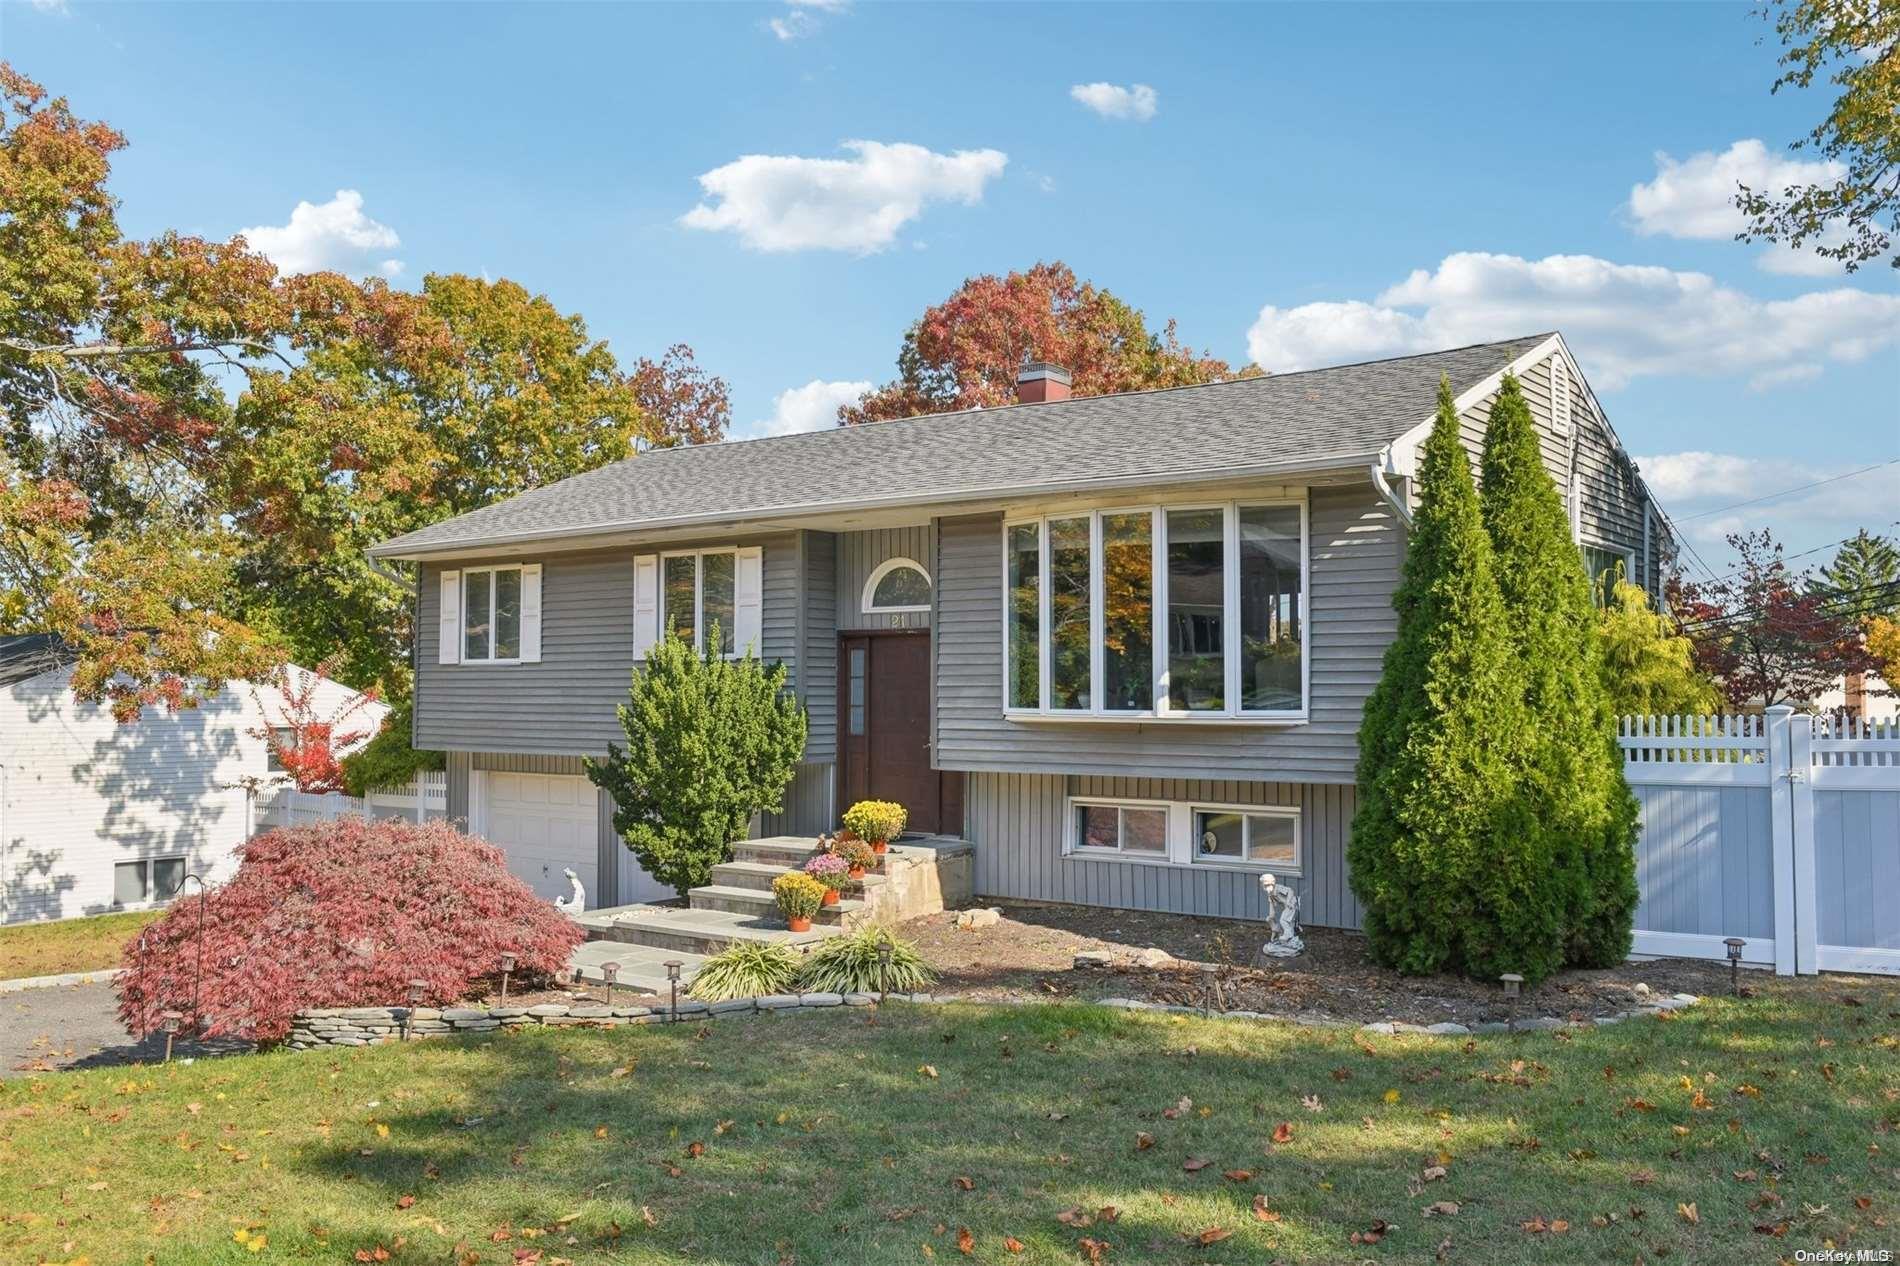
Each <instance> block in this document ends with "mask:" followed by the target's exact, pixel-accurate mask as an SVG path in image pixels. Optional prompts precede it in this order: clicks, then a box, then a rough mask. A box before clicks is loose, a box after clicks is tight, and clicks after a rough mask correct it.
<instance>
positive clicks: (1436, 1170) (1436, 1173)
mask: <svg viewBox="0 0 1900 1266" xmlns="http://www.w3.org/2000/svg"><path fill="white" fill-rule="evenodd" d="M1444 1176H1445V1167H1444V1166H1443V1165H1427V1166H1426V1167H1425V1168H1424V1170H1423V1171H1421V1172H1420V1174H1419V1176H1418V1177H1419V1181H1421V1182H1437V1181H1438V1180H1439V1179H1440V1178H1443V1177H1444Z"/></svg>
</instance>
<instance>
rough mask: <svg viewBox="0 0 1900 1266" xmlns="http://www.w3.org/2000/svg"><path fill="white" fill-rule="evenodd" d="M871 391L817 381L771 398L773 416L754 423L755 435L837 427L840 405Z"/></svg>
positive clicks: (867, 386) (865, 386) (861, 385)
mask: <svg viewBox="0 0 1900 1266" xmlns="http://www.w3.org/2000/svg"><path fill="white" fill-rule="evenodd" d="M870 389H871V384H870V383H868V382H826V381H824V380H823V379H822V378H814V379H812V380H811V381H810V382H808V383H806V384H805V385H804V386H802V387H787V388H786V389H785V390H784V391H781V392H779V393H778V394H777V395H776V396H773V397H772V416H771V417H769V418H764V419H761V420H760V421H758V422H754V423H753V424H752V433H753V434H754V435H796V434H797V433H798V432H800V431H822V430H824V429H825V428H827V427H832V426H836V425H838V406H839V405H844V404H853V403H856V401H857V400H858V398H859V397H861V396H863V395H864V393H865V392H867V391H869V390H870Z"/></svg>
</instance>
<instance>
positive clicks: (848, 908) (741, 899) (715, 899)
mask: <svg viewBox="0 0 1900 1266" xmlns="http://www.w3.org/2000/svg"><path fill="white" fill-rule="evenodd" d="M779 873H780V874H783V873H784V872H783V871H781V872H779ZM686 895H687V898H688V899H689V900H690V901H691V902H692V903H693V909H695V910H721V911H724V912H725V913H727V914H750V915H754V916H756V917H758V918H759V919H760V920H763V921H768V922H769V921H771V920H774V919H777V918H778V917H779V913H778V901H777V899H776V898H774V897H773V896H772V894H771V893H770V892H760V891H759V890H758V889H756V888H734V887H728V886H727V885H725V884H708V885H706V886H705V887H704V888H695V889H693V890H692V891H691V892H689V893H687V894H686ZM865 909H866V906H865V904H864V902H862V901H860V900H857V899H855V898H852V897H846V896H842V895H841V896H840V897H839V898H838V904H836V905H830V906H820V907H819V908H818V913H817V914H814V915H813V916H812V919H811V923H812V926H813V927H817V926H818V925H819V924H833V925H837V926H841V927H855V926H856V925H857V924H856V920H855V919H854V918H853V916H855V915H858V914H860V913H862V912H863V911H864V910H865Z"/></svg>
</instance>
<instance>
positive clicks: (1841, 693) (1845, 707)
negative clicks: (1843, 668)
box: [1814, 673, 1900, 721]
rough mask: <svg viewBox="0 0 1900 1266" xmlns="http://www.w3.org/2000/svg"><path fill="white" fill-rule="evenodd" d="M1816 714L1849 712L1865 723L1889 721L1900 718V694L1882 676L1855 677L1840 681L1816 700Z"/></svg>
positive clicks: (1857, 675) (1842, 678)
mask: <svg viewBox="0 0 1900 1266" xmlns="http://www.w3.org/2000/svg"><path fill="white" fill-rule="evenodd" d="M1814 710H1815V711H1816V712H1824V713H1825V712H1845V713H1847V715H1849V716H1851V717H1853V718H1855V719H1856V720H1861V721H1885V720H1890V719H1891V718H1893V717H1900V693H1897V692H1895V690H1894V689H1893V688H1892V687H1891V686H1889V685H1888V684H1887V683H1886V681H1885V680H1884V679H1882V677H1881V676H1880V674H1879V673H1867V674H1866V675H1864V676H1863V675H1862V674H1860V673H1855V674H1854V675H1852V676H1851V677H1836V678H1835V679H1834V685H1833V686H1832V687H1831V688H1830V689H1828V690H1826V691H1825V692H1823V693H1822V694H1821V695H1820V696H1819V697H1818V698H1816V699H1815V701H1814Z"/></svg>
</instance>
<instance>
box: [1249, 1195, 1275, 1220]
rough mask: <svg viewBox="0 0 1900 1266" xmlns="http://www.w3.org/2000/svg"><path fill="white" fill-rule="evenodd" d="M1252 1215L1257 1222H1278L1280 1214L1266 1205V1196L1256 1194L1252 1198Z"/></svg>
mask: <svg viewBox="0 0 1900 1266" xmlns="http://www.w3.org/2000/svg"><path fill="white" fill-rule="evenodd" d="M1253 1216H1254V1219H1255V1221H1259V1222H1278V1221H1279V1220H1280V1215H1279V1214H1277V1213H1275V1212H1274V1211H1273V1210H1272V1209H1269V1208H1268V1207H1267V1198H1266V1197H1265V1196H1263V1195H1259V1194H1256V1195H1255V1196H1254V1198H1253Z"/></svg>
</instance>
